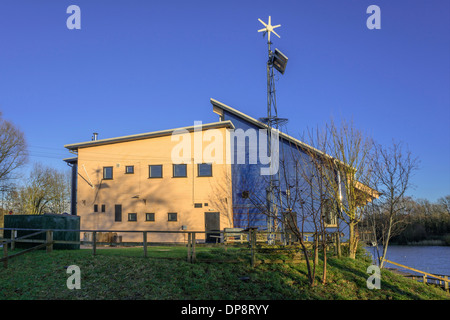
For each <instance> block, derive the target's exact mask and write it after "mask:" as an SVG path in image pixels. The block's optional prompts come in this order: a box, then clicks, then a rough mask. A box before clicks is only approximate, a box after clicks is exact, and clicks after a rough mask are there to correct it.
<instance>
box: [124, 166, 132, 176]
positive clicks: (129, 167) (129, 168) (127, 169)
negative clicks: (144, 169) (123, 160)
mask: <svg viewBox="0 0 450 320" xmlns="http://www.w3.org/2000/svg"><path fill="white" fill-rule="evenodd" d="M125 173H126V174H133V173H134V166H126V167H125Z"/></svg>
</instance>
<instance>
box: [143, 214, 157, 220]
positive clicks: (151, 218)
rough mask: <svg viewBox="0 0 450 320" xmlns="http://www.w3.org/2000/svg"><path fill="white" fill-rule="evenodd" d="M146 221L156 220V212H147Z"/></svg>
mask: <svg viewBox="0 0 450 320" xmlns="http://www.w3.org/2000/svg"><path fill="white" fill-rule="evenodd" d="M145 221H155V213H153V212H150V213H146V214H145Z"/></svg>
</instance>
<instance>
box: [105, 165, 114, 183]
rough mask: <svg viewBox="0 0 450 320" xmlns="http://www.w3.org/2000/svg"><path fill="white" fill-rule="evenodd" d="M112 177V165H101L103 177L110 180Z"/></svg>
mask: <svg viewBox="0 0 450 320" xmlns="http://www.w3.org/2000/svg"><path fill="white" fill-rule="evenodd" d="M112 178H113V167H103V179H104V180H111V179H112Z"/></svg>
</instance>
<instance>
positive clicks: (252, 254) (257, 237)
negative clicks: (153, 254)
mask: <svg viewBox="0 0 450 320" xmlns="http://www.w3.org/2000/svg"><path fill="white" fill-rule="evenodd" d="M0 230H11V238H10V239H0V245H3V257H1V258H0V262H3V266H4V267H5V268H6V267H7V266H8V260H10V259H13V258H15V257H17V256H20V255H23V254H25V253H28V252H31V251H33V250H37V249H41V248H44V247H46V249H47V252H51V251H52V250H53V245H54V244H72V245H73V244H75V245H90V246H92V254H93V255H96V254H97V247H98V246H99V245H116V246H117V245H118V243H116V242H111V241H106V242H105V241H102V242H100V241H99V240H101V239H99V238H101V237H99V235H102V234H103V233H141V234H142V242H120V245H122V246H142V247H143V254H144V257H147V256H148V246H149V242H148V241H147V239H148V237H147V235H148V234H149V233H177V234H180V233H181V234H186V235H187V243H183V245H186V247H187V261H188V262H191V263H195V262H196V261H197V255H196V246H197V245H198V243H199V242H198V241H197V240H196V238H197V237H196V234H199V233H200V234H205V238H206V235H207V234H208V233H211V234H214V235H217V234H219V236H218V242H220V245H223V246H224V248H225V250H226V249H227V246H230V245H234V244H236V243H239V244H241V245H242V244H244V245H245V243H246V244H247V246H246V248H247V249H248V250H249V260H250V263H251V265H252V266H255V265H257V264H260V263H287V262H290V263H299V262H301V261H302V259H278V260H271V259H266V260H264V259H259V260H258V259H257V256H256V254H257V252H258V250H259V249H258V247H260V246H261V243H262V242H267V239H268V234H269V233H267V232H261V231H257V229H256V228H250V229H246V230H236V229H233V230H224V231H219V230H217V231H211V232H206V231H168V230H142V231H139V230H64V229H53V230H47V229H45V230H44V229H24V228H15V229H12V228H1V229H0ZM17 231H28V232H30V231H35V232H33V233H31V234H27V235H25V236H21V237H16V232H17ZM57 231H58V232H61V231H63V232H79V233H80V234H81V233H85V232H88V233H91V234H92V239H91V241H85V240H79V241H67V240H55V239H53V235H54V232H57ZM42 233H45V234H46V238H45V240H40V239H30V238H31V237H34V236H37V235H39V234H42ZM271 234H272V235H273V234H274V233H271ZM280 234H283V235H284V236H285V237H286V238H285V244H286V242H287V243H289V244H294V247H295V241H293V240H292V239H291V237H290V235H286V234H285V233H277V235H280ZM312 236H313V235H312V234H309V233H308V234H305V238H307V239H308V238H311V237H312ZM219 239H220V241H219ZM16 243H32V244H33V243H34V244H37V245H36V246H34V247H31V248H28V249H25V250H22V251H19V252H17V253H13V254H8V245H9V246H10V248H11V250H14V249H15V245H16ZM160 244H161V243H160ZM258 244H259V245H258ZM163 245H164V244H163ZM297 249H298V248H297ZM270 250H271V249H270V248H267V247H266V248H264V251H265V252H267V251H270ZM291 250H292V249H291ZM274 251H277V252H280V251H282V249H280V248H277V249H274Z"/></svg>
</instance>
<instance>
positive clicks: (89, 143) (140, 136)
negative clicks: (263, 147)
mask: <svg viewBox="0 0 450 320" xmlns="http://www.w3.org/2000/svg"><path fill="white" fill-rule="evenodd" d="M198 127H201V128H202V130H206V129H213V128H232V129H234V125H233V123H232V122H231V121H220V122H212V123H205V124H201V126H200V125H194V126H189V127H182V128H176V129H168V130H161V131H153V132H147V133H141V134H133V135H129V136H122V137H116V138H108V139H99V140H92V141H86V142H79V143H72V144H66V145H65V146H64V148H67V149H69V150H71V151H77V150H78V148H87V147H96V146H102V145H107V144H112V143H120V142H128V141H135V140H142V139H149V138H156V137H162V136H168V135H172V134H173V133H174V132H177V131H180V132H181V131H184V130H186V131H189V132H191V131H194V129H195V128H198Z"/></svg>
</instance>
